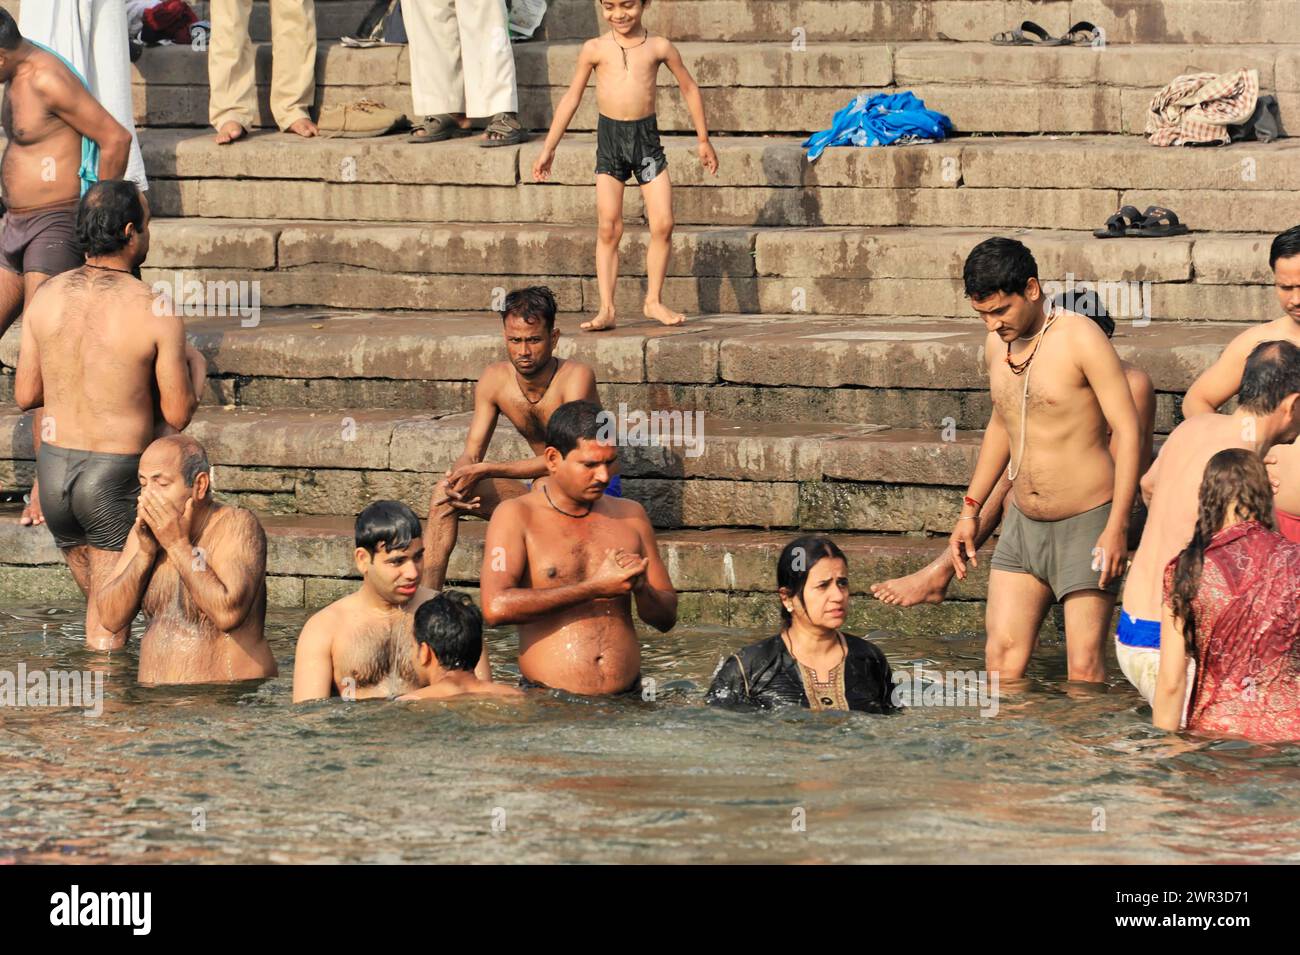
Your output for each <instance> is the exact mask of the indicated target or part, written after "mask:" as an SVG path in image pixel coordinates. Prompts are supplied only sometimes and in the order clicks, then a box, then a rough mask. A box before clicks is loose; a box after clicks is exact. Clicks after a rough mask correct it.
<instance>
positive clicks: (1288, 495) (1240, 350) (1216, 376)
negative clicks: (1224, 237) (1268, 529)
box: [1183, 226, 1300, 542]
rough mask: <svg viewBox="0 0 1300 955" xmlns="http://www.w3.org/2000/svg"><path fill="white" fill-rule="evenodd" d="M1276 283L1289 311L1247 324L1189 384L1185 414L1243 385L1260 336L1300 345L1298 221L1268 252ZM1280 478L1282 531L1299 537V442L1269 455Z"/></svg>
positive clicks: (1214, 407)
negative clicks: (1246, 365) (1252, 353)
mask: <svg viewBox="0 0 1300 955" xmlns="http://www.w3.org/2000/svg"><path fill="white" fill-rule="evenodd" d="M1268 265H1269V268H1271V269H1272V270H1273V285H1274V287H1275V288H1276V289H1277V298H1278V302H1279V303H1280V304H1281V306H1282V311H1283V312H1284V313H1285V314H1283V315H1282V316H1281V317H1280V318H1275V319H1273V321H1271V322H1265V323H1264V324H1263V325H1257V326H1255V327H1254V328H1248V329H1246V331H1244V332H1242V333H1241V334H1240V335H1238V336H1237V337H1236V338H1234V339H1233V340H1232V341H1231V342H1229V343H1228V347H1227V348H1225V349H1224V350H1223V354H1222V355H1221V356H1220V357H1219V360H1218V361H1217V362H1215V363H1214V364H1213V365H1211V366H1210V367H1209V368H1207V369H1206V370H1205V371H1204V372H1203V373H1202V374H1201V376H1200V377H1199V378H1197V379H1196V381H1195V382H1194V383H1193V384H1192V387H1191V388H1189V389H1188V390H1187V394H1186V395H1185V396H1184V398H1183V415H1184V417H1187V418H1191V417H1192V416H1193V415H1198V414H1205V413H1207V412H1211V411H1218V410H1219V409H1220V408H1221V407H1223V405H1224V404H1226V403H1227V401H1228V400H1229V399H1230V398H1232V397H1233V396H1234V395H1236V394H1238V392H1239V391H1240V390H1241V376H1242V371H1243V369H1244V368H1245V363H1246V356H1247V355H1249V354H1250V353H1251V351H1252V349H1254V348H1255V347H1256V346H1257V345H1259V343H1260V342H1271V341H1284V342H1290V343H1291V344H1292V345H1296V346H1300V226H1293V227H1291V228H1290V229H1287V230H1286V231H1285V232H1283V233H1281V234H1280V235H1278V236H1276V237H1275V238H1274V239H1273V244H1272V246H1271V247H1270V248H1269V252H1268ZM1269 458H1270V462H1271V463H1273V464H1275V465H1276V467H1274V468H1273V469H1272V471H1271V473H1272V475H1273V478H1274V480H1275V481H1276V482H1277V484H1278V490H1277V499H1276V501H1274V504H1275V509H1276V514H1277V529H1278V533H1280V534H1282V535H1283V536H1284V537H1287V538H1289V539H1290V540H1293V541H1298V542H1300V447H1298V446H1297V445H1296V444H1294V443H1283V444H1279V445H1278V446H1277V447H1276V448H1274V449H1273V453H1272V454H1271V455H1270V456H1269Z"/></svg>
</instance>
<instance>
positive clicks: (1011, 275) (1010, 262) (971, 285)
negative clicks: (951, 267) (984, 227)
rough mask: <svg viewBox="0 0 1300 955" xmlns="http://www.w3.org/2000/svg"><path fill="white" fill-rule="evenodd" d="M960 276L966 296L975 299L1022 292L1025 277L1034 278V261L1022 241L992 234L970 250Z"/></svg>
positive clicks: (1035, 274) (1027, 281) (1026, 278)
mask: <svg viewBox="0 0 1300 955" xmlns="http://www.w3.org/2000/svg"><path fill="white" fill-rule="evenodd" d="M961 277H962V281H963V282H964V283H965V286H966V297H967V298H971V299H974V300H976V301H979V300H980V299H986V298H988V297H989V296H990V295H996V294H997V293H998V292H1004V293H1006V294H1007V295H1024V294H1025V286H1027V285H1028V284H1029V280H1030V279H1036V278H1038V263H1037V262H1036V261H1034V254H1033V253H1032V252H1030V251H1029V249H1028V247H1026V245H1025V244H1024V243H1023V242H1018V241H1016V240H1015V239H1005V238H1002V237H1001V236H996V237H994V238H992V239H985V240H984V241H983V242H981V243H980V244H979V245H977V246H975V248H973V249H971V251H970V255H968V256H966V264H965V265H963V266H962V270H961Z"/></svg>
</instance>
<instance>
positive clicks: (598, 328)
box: [580, 308, 618, 332]
mask: <svg viewBox="0 0 1300 955" xmlns="http://www.w3.org/2000/svg"><path fill="white" fill-rule="evenodd" d="M617 324H618V317H617V316H616V315H615V314H614V310H613V309H612V308H602V309H601V310H600V311H599V312H597V313H596V317H595V318H593V319H592V320H591V321H589V322H583V323H582V325H581V326H580V327H581V328H582V330H583V331H584V332H606V331H609V330H610V329H611V328H613V327H614V326H615V325H617Z"/></svg>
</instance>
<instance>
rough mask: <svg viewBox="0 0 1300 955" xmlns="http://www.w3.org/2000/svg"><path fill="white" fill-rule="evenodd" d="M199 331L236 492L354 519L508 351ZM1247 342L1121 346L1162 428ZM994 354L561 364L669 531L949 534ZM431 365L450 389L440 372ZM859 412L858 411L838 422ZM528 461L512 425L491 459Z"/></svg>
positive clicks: (664, 344) (870, 334) (695, 329)
mask: <svg viewBox="0 0 1300 955" xmlns="http://www.w3.org/2000/svg"><path fill="white" fill-rule="evenodd" d="M737 319H739V321H737ZM435 321H436V323H437V330H436V331H435V330H434V327H433V326H434V322H435ZM191 333H192V337H193V340H194V341H195V342H196V344H197V345H198V346H199V347H200V348H201V349H202V350H203V351H204V352H205V354H207V355H208V357H209V360H210V361H211V362H212V364H213V366H214V371H216V372H217V373H218V374H221V375H225V376H234V377H233V379H232V378H229V377H228V378H226V379H224V380H222V379H214V380H213V389H212V391H213V394H210V395H208V396H206V400H207V401H209V402H210V401H212V400H213V398H215V400H216V401H225V402H229V404H227V405H223V406H214V405H212V404H206V405H205V406H204V407H203V408H201V409H200V412H199V414H198V415H197V416H196V420H195V422H194V423H193V424H192V425H191V427H190V431H191V433H193V434H195V436H196V437H198V438H199V440H201V441H203V442H204V444H205V446H207V447H208V449H209V452H210V455H211V457H212V460H213V461H214V463H215V464H216V465H218V472H217V477H216V483H217V487H218V488H219V489H220V490H221V491H222V492H223V493H226V494H229V495H231V496H232V497H231V499H232V500H238V501H243V502H246V503H248V504H249V505H250V506H254V507H257V508H258V509H261V510H266V511H272V512H282V513H316V514H319V513H334V512H336V511H338V510H347V509H349V508H351V509H356V508H357V507H360V506H361V505H362V504H364V502H365V501H366V500H368V499H372V498H374V497H383V496H389V497H400V498H402V499H404V500H409V501H411V502H412V504H413V506H422V502H426V501H427V500H428V496H429V493H430V491H431V489H432V485H433V483H434V481H435V479H436V477H437V475H438V474H440V473H441V472H442V471H444V470H445V469H446V468H447V467H448V466H449V465H450V464H451V463H452V461H454V459H455V458H456V457H457V456H458V455H459V453H460V451H461V449H462V447H463V443H464V437H465V432H466V429H467V426H468V421H469V417H470V416H469V414H468V413H467V411H466V410H465V409H466V407H467V404H468V399H469V392H470V387H471V384H470V383H471V382H472V380H473V379H474V378H475V377H476V376H477V375H478V373H479V371H480V370H481V368H482V367H483V366H484V365H485V364H487V363H488V362H489V361H492V360H496V359H498V358H499V355H500V347H501V346H500V338H499V334H500V333H499V325H497V324H496V323H495V322H494V320H493V319H491V318H490V317H481V316H463V317H459V316H437V317H430V318H415V317H411V318H393V317H391V316H373V315H372V316H366V315H355V316H334V317H329V316H325V315H320V314H317V315H310V314H309V315H307V316H298V317H293V316H288V315H285V316H281V315H276V314H270V315H266V316H264V321H263V322H262V323H261V324H260V325H259V326H258V327H257V328H249V329H244V328H238V327H237V326H236V325H232V323H230V322H223V321H222V320H203V321H199V322H195V323H193V324H192V325H191ZM1231 333H1232V328H1231V326H1222V325H1200V326H1196V327H1194V328H1186V327H1179V326H1158V325H1154V326H1151V327H1148V328H1144V329H1136V328H1121V330H1120V331H1119V333H1118V336H1117V346H1118V348H1119V351H1120V353H1121V355H1122V356H1123V357H1125V358H1127V359H1128V360H1130V361H1133V362H1135V363H1136V364H1138V365H1139V366H1141V367H1143V368H1145V369H1146V370H1147V371H1148V372H1149V373H1150V374H1151V376H1152V378H1153V381H1154V382H1155V385H1156V388H1157V389H1158V390H1159V391H1161V392H1163V394H1162V395H1161V396H1160V399H1161V405H1160V420H1159V422H1158V426H1159V428H1160V429H1161V430H1162V431H1167V430H1168V429H1169V428H1170V427H1172V425H1173V424H1174V423H1175V421H1176V420H1177V419H1176V404H1177V397H1176V395H1177V392H1178V391H1180V390H1181V389H1182V388H1185V387H1186V383H1187V382H1189V381H1190V380H1191V379H1192V378H1193V377H1194V375H1195V374H1197V373H1198V372H1199V371H1200V370H1201V369H1203V368H1204V367H1206V366H1207V365H1208V364H1209V363H1210V362H1212V361H1213V360H1214V359H1215V357H1217V355H1218V353H1219V351H1220V350H1221V348H1222V345H1223V343H1224V342H1225V341H1226V340H1227V337H1228V335H1230V334H1231ZM982 342H983V334H982V332H981V330H980V327H979V325H978V324H977V323H976V322H974V321H973V320H971V321H967V322H964V323H959V322H923V321H914V322H904V321H898V320H888V321H877V322H876V323H874V325H866V326H865V327H864V323H863V322H861V321H857V322H845V321H842V320H838V321H837V320H827V319H820V320H819V319H807V318H803V317H794V316H792V317H788V318H786V319H784V320H779V321H771V322H769V321H763V322H761V323H755V322H753V321H747V320H745V319H743V318H742V317H738V316H737V317H721V318H719V319H716V320H712V321H707V322H700V323H698V324H696V325H694V326H688V327H687V328H686V329H684V330H675V331H674V330H666V329H662V328H658V327H655V328H651V329H649V331H648V333H647V331H646V330H645V329H636V328H625V329H620V330H617V331H615V332H612V333H609V334H607V335H602V336H579V337H577V338H567V337H566V338H562V339H561V349H560V353H561V354H563V355H577V356H580V357H581V358H583V359H584V360H586V361H588V362H590V363H591V364H592V365H593V366H594V367H595V368H597V369H598V370H599V376H600V378H601V379H602V384H601V391H602V398H603V401H604V403H605V405H606V407H608V408H610V409H611V410H612V411H615V412H616V413H617V414H618V415H619V416H620V418H621V419H623V420H624V421H628V422H629V424H628V425H627V428H628V430H627V431H625V432H624V435H625V436H626V441H625V443H624V447H623V458H624V461H623V470H624V473H625V474H626V475H627V476H628V477H629V481H628V485H629V490H628V494H629V496H631V497H634V498H636V499H638V500H641V501H642V502H643V503H644V504H646V506H647V508H648V509H649V510H650V512H651V514H652V517H653V519H654V520H655V521H656V523H657V525H658V526H663V527H683V526H688V527H689V526H694V527H707V526H717V525H723V526H763V527H795V526H802V527H806V528H827V529H853V530H872V531H895V532H899V531H902V532H906V531H927V530H928V531H938V530H944V529H946V528H947V527H948V526H950V523H951V521H952V519H953V518H954V517H955V514H956V503H957V500H956V495H955V494H954V493H953V491H954V490H956V489H957V488H959V487H960V486H963V485H964V484H965V482H966V481H967V480H968V477H969V474H970V471H971V468H972V467H973V464H974V455H975V452H976V451H977V443H978V437H979V435H978V433H977V431H976V429H978V428H979V427H980V426H982V424H983V422H984V421H985V420H986V419H987V413H988V411H987V409H988V399H987V396H986V393H985V391H984V388H985V384H984V376H983V371H982V366H981V363H980V358H979V352H980V349H981V347H982ZM6 343H7V347H6V349H5V355H4V358H5V361H6V362H12V360H13V356H12V350H13V348H14V345H13V344H12V341H11V339H9V338H7V339H6ZM429 369H437V370H438V371H437V374H439V375H440V376H442V378H441V379H439V380H437V381H432V380H429V379H428V377H427V376H428V374H429ZM318 382H322V383H323V384H324V385H325V388H324V389H320V390H317V389H315V388H314V386H315V385H317V383H318ZM394 382H407V383H409V385H410V387H409V388H406V389H401V388H395V387H394ZM250 385H251V386H253V389H254V390H253V391H252V396H253V398H254V400H257V399H258V398H259V397H260V398H261V400H265V401H268V402H271V403H274V402H285V401H291V400H293V397H294V396H295V395H297V394H303V393H311V394H313V395H315V396H316V397H317V398H318V399H320V404H319V405H317V406H316V407H312V408H292V407H278V406H274V404H273V405H272V406H270V407H259V406H249V405H246V404H245V405H235V404H234V402H235V401H239V400H241V399H242V398H243V397H244V389H245V388H247V387H249V386H250ZM258 385H261V386H263V387H264V391H262V392H258V391H257V390H256V386H258ZM277 386H278V387H277ZM376 393H386V394H388V395H390V396H394V395H395V396H396V397H397V399H398V401H396V402H394V403H395V404H398V405H399V407H395V408H388V409H382V408H375V407H372V406H368V405H363V406H360V407H358V406H356V405H349V404H347V403H345V400H346V399H348V398H362V399H364V398H366V397H368V396H369V395H371V394H376ZM421 393H423V394H424V395H428V396H430V397H431V398H432V399H434V400H431V401H429V402H428V403H427V404H425V405H424V406H426V407H435V408H437V407H439V404H440V402H441V401H442V400H444V399H451V400H450V403H449V404H450V406H449V407H444V408H441V409H440V410H433V411H429V412H427V413H421V412H419V411H412V410H410V409H411V408H412V407H415V408H418V407H421V402H420V401H419V397H420V394H421ZM435 401H436V402H437V403H435ZM749 402H752V405H751V407H750V408H749V409H747V410H748V411H749V412H750V415H749V416H748V419H747V420H738V416H737V412H736V409H737V408H738V407H743V405H744V404H745V403H749ZM638 411H639V412H641V413H642V414H647V413H654V412H656V411H659V412H662V411H670V412H672V413H673V414H675V415H677V416H678V417H677V418H676V420H670V421H668V422H666V425H665V426H675V427H676V429H677V430H671V427H670V430H669V432H668V439H667V440H669V441H670V444H669V446H648V445H647V442H646V440H645V436H644V435H638V433H637V432H636V429H635V425H634V424H632V423H630V422H631V419H630V418H629V415H631V414H632V413H634V412H638ZM840 411H843V412H845V418H847V419H848V420H845V421H842V422H841V423H838V424H835V423H828V417H827V416H828V415H831V414H835V413H837V412H840ZM763 412H766V413H767V415H768V416H767V417H764V416H763ZM741 414H742V415H743V414H744V412H742V413H741ZM782 415H784V416H782ZM882 418H883V419H885V421H882V420H880V419H882ZM872 419H875V420H872ZM829 420H830V421H831V422H833V421H834V420H835V419H834V418H830V419H829ZM886 422H888V423H886ZM684 426H689V427H691V428H692V430H684ZM0 434H3V435H4V436H5V438H4V441H5V442H6V443H5V444H3V445H0V484H3V486H5V487H13V486H15V485H16V486H26V485H30V481H31V464H30V459H31V443H30V423H29V421H28V420H27V419H26V418H23V419H19V418H18V416H16V415H10V416H8V417H6V418H3V419H2V420H0ZM701 435H703V438H702V439H701V437H700V436H701ZM674 439H675V440H676V444H672V443H671V442H672V441H673V440H674ZM620 440H621V443H623V439H620ZM528 453H529V452H528V451H527V448H526V445H525V444H524V443H523V442H522V439H520V438H519V436H518V435H517V434H515V433H514V432H513V430H512V429H509V428H502V429H499V430H498V432H497V435H496V437H495V439H494V443H493V446H492V449H491V450H490V452H489V457H490V458H492V459H497V460H500V459H508V458H518V457H523V456H526V455H527V454H528ZM344 502H347V503H348V505H349V506H348V507H344V506H343V503H344Z"/></svg>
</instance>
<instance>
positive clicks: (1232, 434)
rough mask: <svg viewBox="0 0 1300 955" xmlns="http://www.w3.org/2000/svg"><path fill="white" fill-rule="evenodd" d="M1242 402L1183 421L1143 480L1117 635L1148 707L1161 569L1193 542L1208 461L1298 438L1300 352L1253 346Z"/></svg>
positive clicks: (1122, 659) (1123, 665)
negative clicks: (1139, 529)
mask: <svg viewBox="0 0 1300 955" xmlns="http://www.w3.org/2000/svg"><path fill="white" fill-rule="evenodd" d="M1238 389H1239V391H1240V403H1239V405H1238V407H1237V410H1236V411H1234V412H1233V413H1232V414H1230V415H1222V414H1198V415H1195V416H1193V417H1190V418H1188V419H1187V420H1186V421H1184V422H1183V423H1182V424H1180V425H1179V426H1178V427H1177V428H1175V429H1174V432H1173V434H1171V435H1170V436H1169V439H1168V440H1167V441H1165V443H1164V447H1162V448H1161V449H1160V456H1159V457H1158V458H1156V463H1155V464H1154V465H1152V467H1151V470H1150V471H1148V472H1147V473H1146V475H1145V476H1144V477H1143V478H1142V496H1143V497H1145V498H1146V499H1147V501H1148V502H1149V505H1150V516H1149V517H1148V518H1147V526H1146V530H1145V531H1144V532H1143V534H1142V543H1141V544H1140V545H1139V546H1138V549H1137V553H1136V554H1134V555H1133V565H1132V566H1131V567H1130V568H1129V572H1128V579H1127V580H1126V581H1125V583H1124V609H1123V611H1122V612H1121V613H1120V620H1119V631H1118V633H1116V635H1115V655H1116V657H1117V658H1118V660H1119V666H1120V669H1121V670H1123V671H1124V675H1125V676H1126V677H1128V679H1129V682H1130V683H1132V684H1133V685H1134V686H1135V687H1137V689H1138V692H1139V693H1141V694H1142V696H1143V697H1145V698H1146V700H1147V701H1148V702H1150V700H1151V697H1152V694H1153V693H1154V692H1155V687H1156V674H1157V673H1158V671H1159V667H1160V605H1161V600H1162V598H1163V595H1164V594H1163V590H1164V573H1165V567H1166V566H1167V565H1168V564H1169V562H1170V561H1171V560H1173V559H1174V558H1175V557H1177V556H1178V555H1179V554H1180V553H1181V552H1182V550H1183V548H1184V547H1186V546H1187V544H1188V542H1189V541H1190V540H1191V539H1192V532H1193V531H1194V530H1195V528H1196V518H1197V514H1198V508H1199V499H1200V488H1201V479H1202V477H1203V476H1204V475H1205V466H1206V464H1208V463H1209V461H1210V458H1212V457H1214V456H1215V455H1216V454H1218V453H1219V452H1220V451H1226V450H1227V449H1229V448H1244V449H1246V450H1249V451H1255V452H1257V453H1258V454H1260V455H1261V456H1266V460H1267V458H1268V457H1271V455H1270V454H1269V450H1270V449H1273V453H1274V454H1275V453H1276V452H1277V451H1278V450H1280V447H1275V445H1287V444H1289V443H1290V442H1292V441H1294V440H1295V439H1296V436H1297V434H1300V348H1297V347H1296V346H1295V345H1292V344H1291V343H1290V342H1279V341H1266V342H1261V343H1260V344H1258V345H1256V346H1255V347H1254V348H1253V349H1252V350H1251V351H1250V353H1249V354H1248V356H1247V357H1246V360H1245V364H1244V368H1243V370H1242V375H1241V377H1240V379H1239V383H1238Z"/></svg>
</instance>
